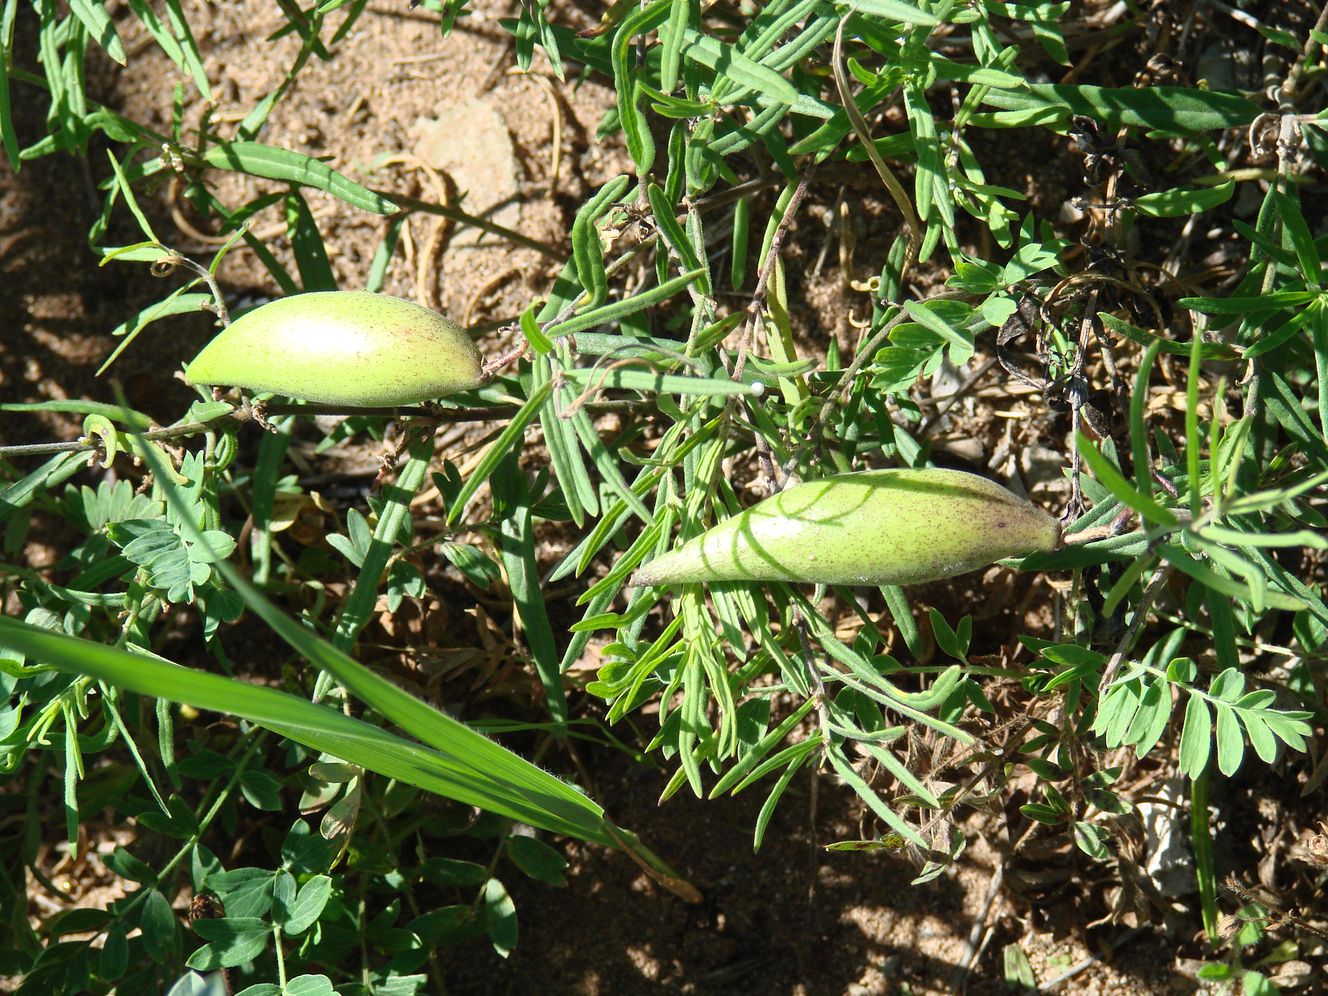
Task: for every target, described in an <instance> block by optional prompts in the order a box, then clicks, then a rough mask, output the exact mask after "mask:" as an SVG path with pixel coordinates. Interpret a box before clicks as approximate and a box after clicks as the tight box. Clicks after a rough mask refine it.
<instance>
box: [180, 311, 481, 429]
mask: <svg viewBox="0 0 1328 996" xmlns="http://www.w3.org/2000/svg"><path fill="white" fill-rule="evenodd" d="M185 377H186V378H188V380H189V382H190V383H191V384H218V385H225V386H232V387H243V388H246V389H247V390H250V391H271V392H273V393H274V394H282V395H285V396H286V397H288V398H301V399H303V400H305V401H313V402H319V403H323V404H331V405H347V406H351V407H356V408H374V407H392V406H396V405H411V404H417V403H418V402H421V401H428V400H431V399H433V398H441V397H443V396H444V395H447V394H454V393H455V392H457V391H465V390H468V389H469V388H472V387H478V386H479V384H480V383H481V381H482V380H483V377H482V375H481V372H480V355H479V351H478V350H477V349H476V348H475V344H474V343H473V342H471V341H470V337H469V336H468V335H466V333H465V332H464V331H462V330H461V329H460V328H458V327H457V326H456V325H454V324H453V323H452V322H449V321H448V320H447V319H446V318H444V317H443V316H442V315H439V314H436V313H435V312H432V311H430V310H429V309H428V308H422V307H420V306H419V305H418V304H412V303H411V302H410V301H404V300H402V299H401V298H397V297H388V296H386V295H384V294H371V293H369V292H368V291H323V292H318V293H313V294H296V295H294V296H292V297H283V298H280V299H278V300H276V301H272V302H270V303H269V304H265V305H263V306H262V307H259V308H255V309H254V310H253V311H250V312H248V313H247V314H245V315H243V316H242V317H240V318H238V319H236V320H235V321H234V322H232V323H231V324H230V326H228V327H227V328H226V329H224V330H222V332H221V333H220V334H219V335H217V337H216V338H214V339H213V340H212V341H211V342H210V343H208V344H207V346H205V347H204V348H203V351H202V352H201V353H199V354H198V356H197V357H196V358H195V359H194V362H193V363H191V364H189V366H188V368H187V369H186V370H185Z"/></svg>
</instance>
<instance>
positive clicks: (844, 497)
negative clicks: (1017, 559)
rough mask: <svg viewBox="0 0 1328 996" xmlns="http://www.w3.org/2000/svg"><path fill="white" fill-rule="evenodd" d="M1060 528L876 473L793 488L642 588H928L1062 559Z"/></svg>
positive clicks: (690, 549) (1035, 513) (997, 495)
mask: <svg viewBox="0 0 1328 996" xmlns="http://www.w3.org/2000/svg"><path fill="white" fill-rule="evenodd" d="M1060 535H1061V530H1060V524H1059V523H1058V522H1057V521H1056V520H1055V519H1054V518H1052V517H1051V516H1050V515H1048V514H1047V513H1046V512H1044V511H1042V510H1041V509H1040V508H1037V507H1036V506H1035V505H1033V504H1031V503H1029V502H1027V501H1025V500H1024V499H1022V498H1019V497H1018V496H1016V495H1014V494H1012V493H1011V492H1009V491H1007V490H1006V489H1005V488H1003V487H1001V486H1000V485H999V484H996V483H994V482H992V481H989V480H987V479H986V478H984V477H978V476H977V475H975V474H966V473H963V472H961V471H957V470H911V469H901V470H870V471H861V472H858V473H853V474H841V475H838V476H836V477H828V478H825V479H824V480H819V481H808V482H806V483H803V484H798V485H796V486H794V487H791V488H788V489H786V490H785V491H782V492H780V493H779V494H777V495H774V496H772V497H770V498H767V499H766V500H765V501H763V502H760V503H759V504H757V505H755V506H753V507H752V508H749V509H748V510H747V511H745V512H742V513H741V514H739V515H735V516H733V517H732V518H730V519H726V520H725V521H724V522H721V523H720V524H719V525H717V526H715V527H714V528H713V529H711V530H709V531H708V532H706V533H703V534H702V535H700V536H698V537H696V538H695V539H692V540H691V541H690V542H688V543H685V544H684V545H683V546H681V547H679V548H678V549H677V550H673V551H671V552H669V553H666V554H664V556H662V557H657V558H656V559H655V560H652V561H651V562H650V563H648V564H646V565H644V566H643V567H642V568H641V569H640V570H639V571H637V572H636V575H635V576H634V577H633V578H632V583H633V584H635V585H655V584H680V583H683V582H689V581H794V582H803V583H816V584H844V585H881V584H920V583H923V582H927V581H935V580H938V579H940V578H946V577H952V576H954V575H956V574H963V573H965V572H966V571H971V570H975V569H977V568H979V567H984V566H986V565H987V564H991V563H993V562H995V561H997V560H1001V559H1003V558H1005V557H1012V556H1016V555H1019V554H1025V553H1032V552H1034V551H1037V550H1043V551H1049V550H1054V549H1055V548H1056V547H1057V546H1059V544H1060Z"/></svg>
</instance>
